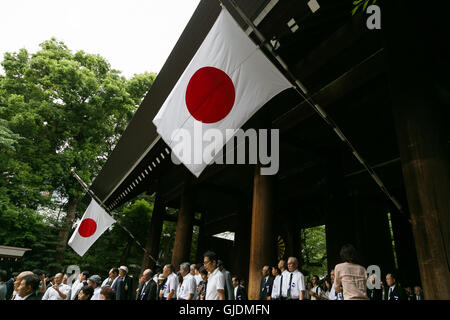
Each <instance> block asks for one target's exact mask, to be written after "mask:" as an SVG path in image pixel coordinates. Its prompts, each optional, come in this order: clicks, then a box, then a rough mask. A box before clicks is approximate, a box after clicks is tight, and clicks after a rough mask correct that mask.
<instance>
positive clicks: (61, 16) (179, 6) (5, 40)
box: [0, 0, 200, 78]
mask: <svg viewBox="0 0 450 320" xmlns="http://www.w3.org/2000/svg"><path fill="white" fill-rule="evenodd" d="M199 2H200V0H0V57H1V58H0V60H3V54H4V53H5V52H16V51H18V50H19V49H20V48H26V49H27V50H28V51H29V52H32V53H34V52H36V51H37V50H38V49H39V43H42V42H43V41H45V40H48V39H50V38H51V37H52V36H54V37H56V38H57V39H58V40H62V41H63V42H64V43H65V44H66V45H67V46H68V47H69V49H71V50H72V51H73V52H75V51H78V50H84V51H85V52H88V53H92V54H100V55H101V56H103V57H104V58H106V60H108V61H109V63H110V64H111V67H112V68H114V69H118V70H121V71H122V72H123V73H122V74H123V75H125V76H126V77H127V78H129V77H131V76H132V75H133V74H135V73H143V72H145V71H149V72H159V71H160V69H161V68H162V66H163V65H164V62H165V61H166V59H167V57H168V56H169V54H170V52H171V51H172V49H173V47H174V46H175V43H176V42H177V40H178V38H179V36H180V35H181V33H182V32H183V30H184V28H185V26H186V25H187V23H188V21H189V19H190V18H191V16H192V14H193V13H194V11H195V9H196V7H197V5H198V4H199ZM0 72H1V73H3V70H2V69H1V67H0Z"/></svg>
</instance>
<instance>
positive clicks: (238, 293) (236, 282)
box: [232, 276, 248, 300]
mask: <svg viewBox="0 0 450 320" xmlns="http://www.w3.org/2000/svg"><path fill="white" fill-rule="evenodd" d="M232 281H233V287H234V298H235V300H248V297H247V292H245V288H244V286H243V285H241V279H240V278H239V277H238V276H233V278H232Z"/></svg>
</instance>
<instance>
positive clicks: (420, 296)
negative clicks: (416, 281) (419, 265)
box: [412, 286, 424, 301]
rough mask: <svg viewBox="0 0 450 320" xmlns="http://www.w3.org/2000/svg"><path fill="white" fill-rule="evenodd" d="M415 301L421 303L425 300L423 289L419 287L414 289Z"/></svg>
mask: <svg viewBox="0 0 450 320" xmlns="http://www.w3.org/2000/svg"><path fill="white" fill-rule="evenodd" d="M412 300H413V301H419V300H424V297H423V292H422V288H421V287H419V286H415V287H414V295H413V299H412Z"/></svg>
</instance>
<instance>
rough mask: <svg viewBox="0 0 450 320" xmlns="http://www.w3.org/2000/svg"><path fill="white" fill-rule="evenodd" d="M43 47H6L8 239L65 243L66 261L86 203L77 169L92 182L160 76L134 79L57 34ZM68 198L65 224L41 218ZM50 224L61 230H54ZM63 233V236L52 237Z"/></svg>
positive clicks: (0, 108)
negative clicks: (67, 248) (74, 227)
mask: <svg viewBox="0 0 450 320" xmlns="http://www.w3.org/2000/svg"><path fill="white" fill-rule="evenodd" d="M40 47H41V49H40V50H39V51H38V52H36V53H34V54H29V53H28V52H27V51H26V50H25V49H21V50H19V51H18V52H15V53H6V54H5V55H4V59H3V61H2V62H1V65H2V67H3V69H4V75H0V151H1V152H0V221H1V222H2V223H1V224H0V225H1V231H0V244H9V245H13V246H14V245H15V246H28V247H30V246H31V245H32V244H33V243H38V242H39V241H41V240H42V242H41V243H40V244H39V245H41V246H43V247H46V248H52V246H51V245H50V246H49V245H48V244H49V243H51V244H53V245H54V244H56V243H58V242H59V251H57V252H56V253H54V254H53V256H54V257H55V256H56V258H57V260H58V263H59V264H60V265H61V263H62V262H63V261H64V256H63V252H64V249H65V246H66V243H67V240H68V236H69V232H70V230H71V227H72V225H73V222H74V219H75V217H76V215H77V214H78V215H80V214H81V213H82V210H80V209H83V208H78V206H79V205H80V204H81V198H82V196H83V191H82V189H81V188H80V186H79V185H78V182H77V181H76V180H75V179H74V178H73V177H72V176H71V174H70V168H72V167H75V168H76V169H77V172H78V174H79V175H80V176H81V177H82V178H83V179H84V180H85V181H86V182H87V183H88V184H89V183H91V181H92V180H93V178H94V177H95V176H96V175H97V174H98V172H99V170H100V169H101V167H102V166H103V164H104V163H105V161H106V159H107V158H108V156H109V154H110V153H111V151H112V150H113V149H114V147H115V145H116V144H117V141H118V139H119V137H120V135H121V134H122V132H123V131H124V129H125V128H126V126H127V124H128V123H129V121H130V120H131V117H132V116H133V114H134V112H135V111H136V109H137V108H138V106H139V104H140V103H141V101H142V99H143V97H144V95H145V93H146V92H147V91H148V89H149V87H150V86H151V84H152V83H153V81H154V79H155V77H156V75H155V74H152V73H144V74H140V75H135V76H134V77H133V78H131V79H126V78H125V77H123V76H121V75H120V72H119V71H117V70H114V69H112V68H111V66H110V65H109V63H108V62H107V61H106V60H105V59H104V58H102V57H101V56H99V55H93V54H88V53H85V52H84V51H78V52H75V53H74V52H72V51H71V50H69V48H67V46H66V45H65V44H64V43H63V42H60V41H57V40H56V39H54V38H52V39H51V40H48V41H45V42H43V43H42V44H41V45H40ZM61 202H63V203H65V205H64V207H63V208H62V209H63V210H62V211H63V215H62V217H63V218H64V219H63V223H61V221H59V220H53V221H44V220H43V219H42V217H40V216H39V214H38V213H39V211H40V210H42V209H43V208H44V209H51V210H59V209H61V208H59V207H58V206H60V203H61ZM141 206H142V203H141ZM3 222H4V223H3ZM45 225H49V226H51V228H55V229H54V230H51V233H49V230H48V229H45V228H44V229H42V228H43V226H45ZM48 228H50V227H48ZM58 229H59V230H58ZM139 230H141V229H139ZM58 231H59V236H58V239H56V240H55V239H54V238H52V239H45V238H46V236H44V234H45V235H48V234H52V235H54V234H58ZM33 237H35V239H34V238H33ZM45 241H47V242H45ZM49 250H50V249H49ZM52 250H53V249H52Z"/></svg>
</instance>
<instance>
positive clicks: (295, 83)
mask: <svg viewBox="0 0 450 320" xmlns="http://www.w3.org/2000/svg"><path fill="white" fill-rule="evenodd" d="M219 2H220V5H221V7H222V8H226V6H225V5H224V3H223V2H222V0H219ZM227 2H228V3H230V5H231V6H232V7H233V9H234V10H236V12H237V13H238V14H239V16H240V17H241V18H242V20H244V22H245V23H246V24H247V25H248V26H249V27H250V28H251V29H252V30H253V32H254V33H255V35H256V36H257V37H258V39H259V41H260V43H261V45H264V47H265V48H266V49H267V50H268V51H269V53H270V54H271V55H272V57H273V58H275V59H276V60H277V61H278V62H279V63H280V65H281V66H282V67H283V69H284V71H285V72H286V74H287V75H288V77H287V80H288V81H289V82H291V84H292V85H293V86H294V88H295V90H296V91H297V93H298V94H299V95H300V96H301V97H302V98H303V99H304V100H305V102H306V103H307V104H309V105H310V106H311V107H312V108H313V110H314V111H315V112H316V113H317V114H318V115H319V116H320V117H321V118H322V119H323V120H324V121H325V122H326V123H327V124H328V126H330V127H331V128H332V129H333V131H334V132H335V133H336V135H337V136H338V137H339V139H340V140H341V141H342V142H344V143H345V144H346V145H347V146H348V147H349V149H350V151H351V152H352V154H353V156H354V157H355V158H356V160H357V161H358V162H360V163H361V164H362V165H363V167H364V168H365V169H366V171H367V172H368V173H369V174H370V176H371V177H372V179H373V180H374V181H375V183H376V184H377V185H378V186H379V187H380V189H381V191H382V192H383V193H384V194H385V195H386V196H387V197H388V198H389V200H390V201H391V202H392V203H393V204H394V206H395V207H396V208H397V210H398V211H399V212H400V213H401V214H402V215H404V216H405V218H406V219H407V220H408V221H409V223H411V220H410V219H409V218H408V217H407V215H406V214H405V212H404V211H403V208H402V206H401V205H400V203H399V202H398V201H397V199H395V198H394V196H392V195H391V194H390V192H389V191H388V190H387V188H386V186H385V185H384V184H383V182H382V181H381V179H380V178H379V177H378V175H377V174H376V173H375V171H374V170H373V169H372V167H371V166H370V165H369V163H368V162H367V161H366V160H365V159H363V158H362V157H361V155H360V154H359V153H358V151H357V150H356V149H355V147H354V146H353V145H352V144H351V143H350V141H349V140H348V139H347V137H346V136H345V135H344V134H343V132H342V131H341V129H340V128H339V127H338V125H337V124H336V123H335V122H334V120H333V119H332V118H331V117H330V116H329V115H328V114H327V113H326V112H325V111H324V110H323V109H322V108H321V107H320V106H319V104H318V103H316V102H314V99H313V98H312V96H311V95H310V94H309V93H308V90H307V89H306V87H305V86H304V85H303V84H302V83H301V82H300V80H299V79H298V78H297V77H296V76H295V75H294V74H293V73H292V72H291V71H290V70H289V68H288V66H287V64H286V63H285V62H284V60H283V59H282V58H281V57H280V56H279V55H278V54H277V53H276V52H274V49H273V47H272V45H271V44H270V43H269V42H268V41H267V40H266V38H265V37H264V35H263V34H262V33H261V32H260V31H259V30H258V29H257V28H256V26H255V25H254V24H253V22H252V21H251V20H250V19H249V18H248V17H247V15H246V14H245V13H244V12H243V11H242V9H241V8H240V7H239V6H238V5H237V4H236V2H235V1H234V0H228V1H227Z"/></svg>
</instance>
